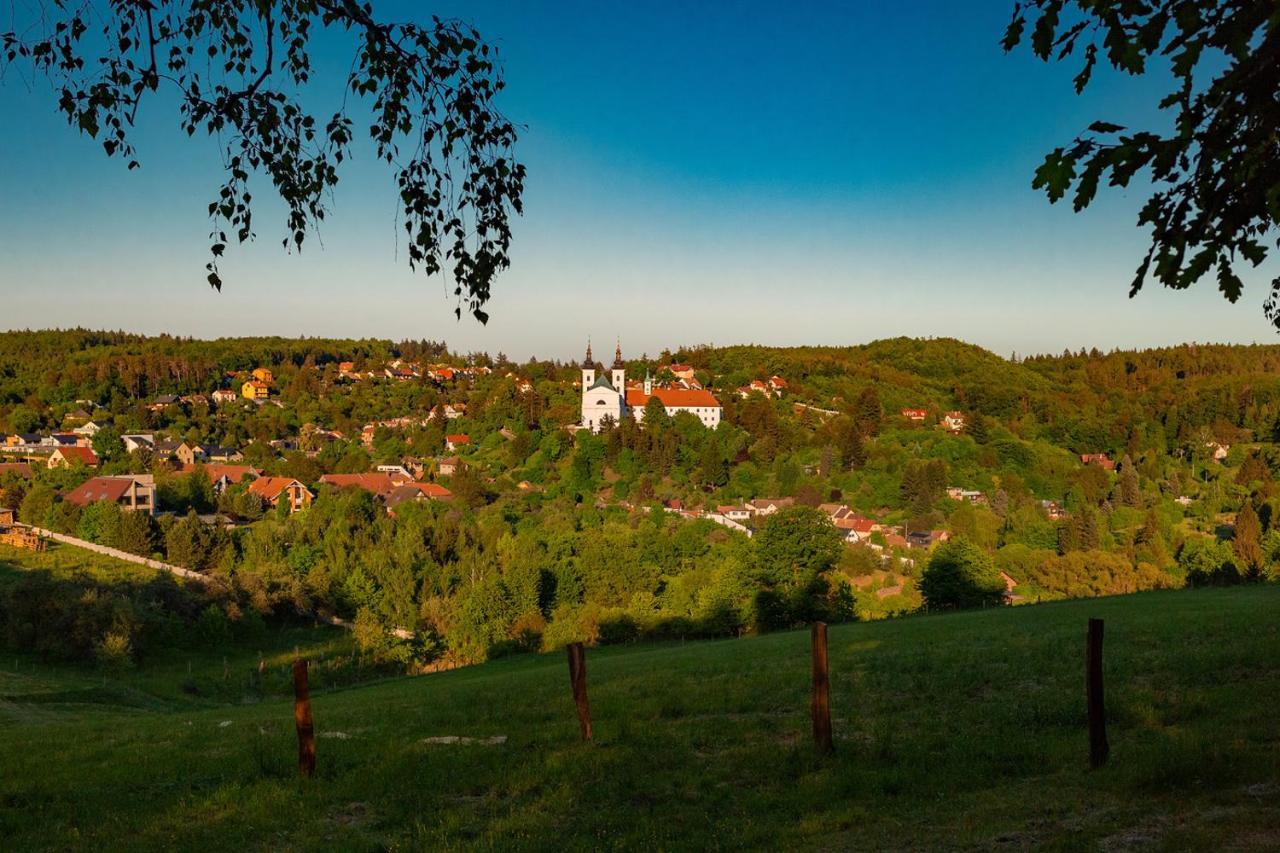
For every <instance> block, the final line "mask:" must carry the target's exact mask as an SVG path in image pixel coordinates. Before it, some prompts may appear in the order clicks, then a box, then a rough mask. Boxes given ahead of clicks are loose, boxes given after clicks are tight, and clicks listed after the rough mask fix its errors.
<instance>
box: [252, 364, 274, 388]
mask: <svg viewBox="0 0 1280 853" xmlns="http://www.w3.org/2000/svg"><path fill="white" fill-rule="evenodd" d="M252 375H253V378H254V379H256V380H258V381H259V382H265V383H267V384H268V385H270V384H271V383H272V382H275V381H276V378H275V377H274V376H273V375H272V374H271V371H270V370H268V369H267V368H265V367H255V368H254V369H253V374H252Z"/></svg>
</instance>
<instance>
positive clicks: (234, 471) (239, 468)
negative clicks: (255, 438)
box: [180, 462, 262, 494]
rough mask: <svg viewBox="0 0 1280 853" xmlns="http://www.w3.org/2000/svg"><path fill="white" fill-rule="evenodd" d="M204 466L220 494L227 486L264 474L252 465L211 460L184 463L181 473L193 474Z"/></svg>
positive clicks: (215, 489)
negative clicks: (199, 463) (197, 463)
mask: <svg viewBox="0 0 1280 853" xmlns="http://www.w3.org/2000/svg"><path fill="white" fill-rule="evenodd" d="M202 468H203V469H204V474H205V476H206V477H208V478H209V482H210V483H213V490H214V491H215V492H216V493H218V494H222V493H223V492H224V491H226V489H227V486H236V485H239V484H240V483H243V482H244V481H245V480H246V479H249V480H254V479H257V478H258V477H261V476H262V472H261V471H259V470H258V469H257V468H254V467H253V466H252V465H223V464H221V463H219V462H209V463H206V464H204V465H183V466H182V468H181V469H180V473H183V474H191V473H193V472H195V471H197V470H200V469H202Z"/></svg>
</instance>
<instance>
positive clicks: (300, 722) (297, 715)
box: [293, 658, 316, 777]
mask: <svg viewBox="0 0 1280 853" xmlns="http://www.w3.org/2000/svg"><path fill="white" fill-rule="evenodd" d="M293 723H294V725H295V726H296V727H297V729H298V772H299V773H301V774H302V775H303V776H304V777H311V776H314V775H315V772H316V731H315V726H314V725H312V723H311V695H310V693H309V692H308V691H307V662H306V661H305V660H303V659H302V658H298V659H297V660H295V661H294V662H293Z"/></svg>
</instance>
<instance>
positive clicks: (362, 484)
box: [320, 471, 401, 497]
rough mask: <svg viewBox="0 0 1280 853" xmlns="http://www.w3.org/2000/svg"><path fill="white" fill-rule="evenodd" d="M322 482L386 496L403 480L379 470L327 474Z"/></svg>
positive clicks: (341, 487) (322, 483)
mask: <svg viewBox="0 0 1280 853" xmlns="http://www.w3.org/2000/svg"><path fill="white" fill-rule="evenodd" d="M320 484H321V485H323V486H333V487H334V488H335V489H363V490H364V491H366V492H373V493H374V494H375V495H378V496H380V497H385V496H386V495H389V494H391V490H392V489H394V488H395V487H396V486H398V485H401V482H400V481H396V480H393V479H392V478H391V475H389V474H386V473H383V472H381V471H377V472H366V473H363V474H325V475H324V476H322V477H321V478H320Z"/></svg>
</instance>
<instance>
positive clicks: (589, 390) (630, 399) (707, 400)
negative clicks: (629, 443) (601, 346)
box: [582, 344, 723, 433]
mask: <svg viewBox="0 0 1280 853" xmlns="http://www.w3.org/2000/svg"><path fill="white" fill-rule="evenodd" d="M654 396H656V397H658V399H659V400H660V401H661V403H662V405H663V408H664V409H665V410H666V412H667V416H668V417H675V415H676V414H678V413H679V412H688V413H689V414H691V415H693V416H694V417H695V418H697V419H698V420H699V421H700V422H701V423H702V425H703V426H704V427H706V428H707V429H715V428H716V427H718V426H719V425H720V416H721V414H722V412H723V409H721V407H720V403H719V402H718V401H717V400H716V398H715V397H713V396H712V395H711V393H710V392H708V391H694V390H687V389H654V387H653V381H652V380H651V379H649V377H648V376H646V377H645V380H644V390H643V391H641V390H640V389H636V388H633V389H631V390H630V391H628V390H627V371H626V365H625V364H624V363H623V361H622V347H621V345H619V347H618V349H617V350H616V351H615V352H614V359H613V367H612V369H611V370H610V372H609V376H608V377H606V376H604V375H603V374H602V375H600V376H599V377H597V376H596V369H595V362H594V361H593V360H592V358H591V345H590V344H588V345H587V357H586V359H585V360H583V362H582V427H583V429H589V430H591V431H592V432H593V433H597V432H600V429H601V427H602V425H603V424H604V421H605V418H610V419H611V420H612V421H613V423H618V422H619V421H621V420H622V418H624V417H625V416H626V415H628V414H630V415H631V416H632V417H633V418H635V420H636V422H637V423H643V422H644V406H645V403H647V402H648V401H649V398H650V397H654Z"/></svg>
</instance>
